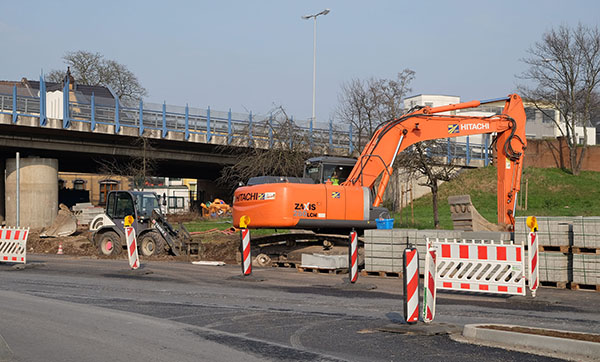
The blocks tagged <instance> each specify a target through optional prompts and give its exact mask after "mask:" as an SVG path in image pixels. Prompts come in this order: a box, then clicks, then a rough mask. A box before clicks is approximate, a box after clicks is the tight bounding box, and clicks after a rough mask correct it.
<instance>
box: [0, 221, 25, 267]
mask: <svg viewBox="0 0 600 362" xmlns="http://www.w3.org/2000/svg"><path fill="white" fill-rule="evenodd" d="M27 236H29V228H11V227H7V228H0V261H2V262H10V263H23V264H25V263H27Z"/></svg>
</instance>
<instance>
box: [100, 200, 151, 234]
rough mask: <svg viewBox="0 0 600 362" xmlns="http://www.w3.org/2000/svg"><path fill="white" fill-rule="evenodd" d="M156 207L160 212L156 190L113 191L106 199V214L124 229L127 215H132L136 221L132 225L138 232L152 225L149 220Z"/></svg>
mask: <svg viewBox="0 0 600 362" xmlns="http://www.w3.org/2000/svg"><path fill="white" fill-rule="evenodd" d="M155 209H157V212H158V213H160V204H159V202H158V196H157V195H156V194H155V193H154V192H138V191H111V192H110V193H109V194H108V197H107V201H106V215H107V216H108V217H109V218H110V219H111V220H112V222H114V223H115V225H117V227H119V229H121V230H123V229H124V219H125V217H126V216H127V215H132V216H133V218H134V222H133V224H132V225H131V226H133V227H134V229H135V230H136V232H138V233H139V232H141V230H140V229H146V228H149V227H150V226H149V221H150V218H151V217H152V211H153V210H155Z"/></svg>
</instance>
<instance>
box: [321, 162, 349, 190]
mask: <svg viewBox="0 0 600 362" xmlns="http://www.w3.org/2000/svg"><path fill="white" fill-rule="evenodd" d="M350 171H352V167H351V166H338V165H327V164H324V165H323V175H324V176H325V177H324V179H325V181H327V180H330V181H331V183H333V184H334V185H339V184H341V183H342V182H344V181H346V179H347V178H348V175H350Z"/></svg>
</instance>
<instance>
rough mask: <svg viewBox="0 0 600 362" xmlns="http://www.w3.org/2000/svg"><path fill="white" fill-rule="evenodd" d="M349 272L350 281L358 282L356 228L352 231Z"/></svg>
mask: <svg viewBox="0 0 600 362" xmlns="http://www.w3.org/2000/svg"><path fill="white" fill-rule="evenodd" d="M348 273H349V274H350V283H356V280H357V279H358V237H357V234H356V231H354V230H352V231H351V232H350V243H349V250H348Z"/></svg>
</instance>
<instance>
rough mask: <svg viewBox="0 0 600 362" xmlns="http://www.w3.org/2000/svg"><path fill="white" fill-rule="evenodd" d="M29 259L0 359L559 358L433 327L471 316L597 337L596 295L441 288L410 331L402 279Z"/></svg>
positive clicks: (5, 274) (15, 281) (7, 280)
mask: <svg viewBox="0 0 600 362" xmlns="http://www.w3.org/2000/svg"><path fill="white" fill-rule="evenodd" d="M28 261H29V264H28V267H27V268H26V269H23V270H14V269H13V268H12V267H11V266H9V265H6V264H0V306H1V307H0V336H1V337H2V338H0V361H78V362H80V361H108V360H113V361H125V360H126V361H265V360H272V361H341V360H344V361H345V360H347V361H439V360H444V361H465V360H484V359H485V360H486V361H539V360H553V359H552V358H549V357H542V356H539V355H535V354H529V353H522V352H514V351H508V350H505V349H501V348H494V347H484V346H478V345H473V344H466V343H459V342H456V341H454V340H453V339H451V338H450V337H449V336H448V335H445V334H441V335H428V334H430V333H429V332H431V331H433V329H434V328H438V329H439V328H440V327H443V328H442V329H447V330H461V328H462V326H463V325H464V324H468V323H508V324H519V325H525V326H534V327H547V328H557V329H565V330H574V331H583V332H595V333H600V323H599V322H600V314H599V313H598V312H597V307H598V305H600V293H595V292H577V291H570V290H554V289H541V290H540V291H539V292H538V297H537V298H535V299H532V298H530V297H510V298H507V297H496V296H476V295H464V294H453V293H440V294H439V299H438V305H437V315H436V320H435V323H434V325H433V326H431V327H427V328H422V327H420V328H413V329H411V328H407V327H406V326H405V325H402V322H401V320H402V303H401V297H402V294H401V280H400V279H383V278H366V277H360V278H359V281H358V283H357V284H356V285H348V284H347V283H344V282H343V279H344V277H345V276H343V275H328V274H313V273H298V272H296V270H295V269H276V268H275V269H255V270H254V273H253V277H251V278H240V274H241V271H240V267H239V266H225V267H205V266H195V265H191V264H187V263H176V262H149V263H143V264H142V265H143V269H140V270H137V271H130V270H128V265H127V261H126V260H93V259H74V258H69V257H67V256H62V257H59V256H54V255H37V256H28ZM373 288H376V289H373ZM394 330H409V331H410V332H411V333H409V334H403V333H392V332H390V331H394ZM428 331H429V332H428Z"/></svg>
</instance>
